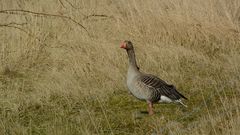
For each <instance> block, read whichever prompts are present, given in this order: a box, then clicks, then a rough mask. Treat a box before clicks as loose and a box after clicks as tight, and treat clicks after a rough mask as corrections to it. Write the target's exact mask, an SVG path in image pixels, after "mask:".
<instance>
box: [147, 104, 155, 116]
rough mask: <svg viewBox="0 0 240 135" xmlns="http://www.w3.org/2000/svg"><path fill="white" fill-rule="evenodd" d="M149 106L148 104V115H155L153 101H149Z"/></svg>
mask: <svg viewBox="0 0 240 135" xmlns="http://www.w3.org/2000/svg"><path fill="white" fill-rule="evenodd" d="M147 104H148V114H149V115H153V114H154V112H153V103H152V102H151V101H147Z"/></svg>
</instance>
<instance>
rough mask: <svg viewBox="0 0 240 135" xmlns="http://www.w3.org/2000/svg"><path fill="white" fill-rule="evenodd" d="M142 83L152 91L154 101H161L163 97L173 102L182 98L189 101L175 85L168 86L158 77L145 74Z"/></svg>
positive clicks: (141, 78)
mask: <svg viewBox="0 0 240 135" xmlns="http://www.w3.org/2000/svg"><path fill="white" fill-rule="evenodd" d="M140 81H141V83H142V84H144V86H145V87H147V88H148V89H149V90H151V91H152V98H153V99H152V100H159V99H160V97H161V96H166V97H168V98H170V99H171V100H178V99H180V98H184V99H187V98H186V97H184V96H183V95H182V94H181V93H179V92H178V91H177V90H176V88H175V87H174V86H173V85H169V84H167V83H166V82H165V81H163V80H161V79H160V78H158V77H157V76H154V75H150V74H145V75H142V76H141V77H140Z"/></svg>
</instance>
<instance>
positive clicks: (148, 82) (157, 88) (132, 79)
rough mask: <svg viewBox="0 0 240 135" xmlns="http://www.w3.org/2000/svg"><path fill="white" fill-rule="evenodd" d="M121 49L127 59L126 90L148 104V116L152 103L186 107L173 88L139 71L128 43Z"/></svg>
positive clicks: (179, 94) (131, 47) (151, 112)
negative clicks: (125, 53) (178, 104)
mask: <svg viewBox="0 0 240 135" xmlns="http://www.w3.org/2000/svg"><path fill="white" fill-rule="evenodd" d="M121 48H124V49H126V51H127V54H128V57H129V68H128V74H127V86H128V89H129V90H130V92H131V93H132V95H134V96H135V97H136V98H138V99H140V100H146V101H147V102H148V104H149V114H153V110H152V103H156V102H177V103H180V104H182V105H183V106H185V107H186V105H184V104H183V103H182V102H181V98H184V99H187V98H186V97H185V96H183V95H182V94H181V93H179V92H178V91H177V90H176V88H175V86H173V85H169V84H167V83H166V82H165V81H163V80H161V79H160V78H158V77H157V76H154V75H151V74H145V73H142V72H140V71H139V68H138V66H137V62H136V59H135V53H134V48H133V45H132V43H131V42H130V41H124V43H123V44H122V45H121Z"/></svg>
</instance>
